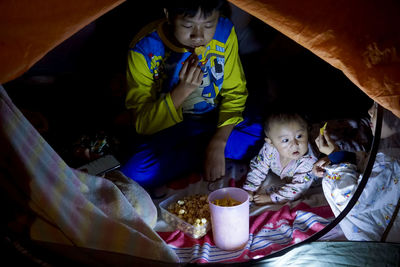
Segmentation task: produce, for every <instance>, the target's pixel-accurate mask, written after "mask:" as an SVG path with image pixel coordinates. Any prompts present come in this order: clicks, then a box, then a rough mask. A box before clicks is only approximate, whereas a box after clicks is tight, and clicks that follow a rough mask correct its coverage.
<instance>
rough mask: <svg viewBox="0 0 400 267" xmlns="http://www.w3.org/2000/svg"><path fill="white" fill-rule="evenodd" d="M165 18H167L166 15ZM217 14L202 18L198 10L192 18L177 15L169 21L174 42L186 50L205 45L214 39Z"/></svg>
mask: <svg viewBox="0 0 400 267" xmlns="http://www.w3.org/2000/svg"><path fill="white" fill-rule="evenodd" d="M166 15H167V18H168V14H166ZM218 18H219V12H218V11H213V13H212V14H211V15H210V16H208V17H204V16H203V14H202V13H201V12H200V10H199V11H198V12H197V14H196V15H195V16H194V17H189V16H186V17H185V16H183V15H178V16H177V17H176V18H174V19H173V21H171V23H172V25H173V33H174V37H175V39H176V41H178V43H179V44H180V45H182V46H183V47H185V48H186V49H188V50H193V49H194V48H196V47H198V46H205V45H207V44H208V43H209V42H210V41H211V40H212V38H213V37H214V33H215V29H216V28H217V24H218Z"/></svg>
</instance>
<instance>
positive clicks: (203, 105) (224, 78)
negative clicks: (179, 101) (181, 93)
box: [125, 17, 247, 134]
mask: <svg viewBox="0 0 400 267" xmlns="http://www.w3.org/2000/svg"><path fill="white" fill-rule="evenodd" d="M163 23H165V20H162V21H156V22H153V23H152V24H149V25H148V26H147V27H145V28H144V29H143V30H142V31H141V32H140V33H139V34H138V35H137V36H136V37H135V38H134V40H133V41H132V44H131V48H130V50H129V54H128V68H127V85H128V90H127V96H126V101H125V104H126V107H127V108H128V109H131V110H132V111H133V115H134V122H135V127H136V131H137V132H138V133H140V134H153V133H156V132H158V131H161V130H163V129H165V128H168V127H171V126H173V125H175V124H177V123H179V122H181V121H182V120H183V114H184V113H188V114H198V115H199V114H200V115H201V114H205V113H207V112H209V111H211V110H214V109H216V108H219V121H218V127H221V126H225V125H229V124H238V123H239V122H241V121H242V120H243V118H242V112H243V110H244V107H245V102H246V98H247V88H246V79H245V76H244V72H243V68H242V64H241V62H240V58H239V54H238V41H237V37H236V33H235V29H234V26H233V24H232V22H230V21H229V20H228V19H227V18H223V17H221V18H219V21H218V25H217V28H216V31H215V34H214V37H213V39H212V40H211V41H210V42H209V43H208V44H207V45H206V51H205V52H204V53H203V54H202V55H199V59H200V65H201V68H202V70H203V73H204V77H203V82H202V84H201V85H200V87H199V88H198V89H197V90H195V91H194V92H193V93H192V94H191V95H190V96H189V97H188V98H187V99H186V100H185V102H184V103H183V105H182V107H180V108H179V109H175V107H174V104H173V102H172V100H171V95H170V91H171V90H172V89H173V88H174V87H175V86H176V84H177V83H178V82H179V72H180V70H181V68H182V64H183V62H184V61H185V60H186V58H187V57H188V56H190V54H191V53H190V52H189V51H188V50H187V49H185V48H180V47H177V46H175V45H173V44H172V43H171V42H170V41H169V40H168V37H167V36H166V35H165V33H164V32H163V26H162V25H163Z"/></svg>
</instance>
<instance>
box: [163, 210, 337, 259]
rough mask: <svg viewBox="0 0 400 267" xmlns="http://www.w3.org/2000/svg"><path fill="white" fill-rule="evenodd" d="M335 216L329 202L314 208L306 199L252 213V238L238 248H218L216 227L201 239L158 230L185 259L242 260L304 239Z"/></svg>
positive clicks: (264, 254)
mask: <svg viewBox="0 0 400 267" xmlns="http://www.w3.org/2000/svg"><path fill="white" fill-rule="evenodd" d="M333 218H334V215H333V213H332V211H331V209H330V208H329V206H322V207H314V208H312V207H310V206H308V205H307V204H305V203H300V204H298V205H297V206H296V207H294V208H292V209H290V208H289V206H287V205H285V206H283V207H282V208H281V209H279V210H277V211H266V212H264V213H262V214H260V215H258V216H251V217H250V235H249V241H248V243H247V245H246V246H245V247H244V248H243V249H241V250H234V251H224V250H221V249H219V248H217V247H216V246H215V244H214V241H213V237H212V230H210V231H209V232H208V233H207V234H206V235H205V236H204V237H202V238H200V239H193V238H191V237H189V236H187V235H185V234H184V233H183V232H181V231H179V230H177V231H174V232H159V233H158V234H159V235H160V236H161V238H162V239H164V240H165V242H166V243H167V244H168V245H169V246H170V247H172V248H173V249H174V250H175V252H176V254H177V255H178V256H179V259H180V260H181V262H190V263H207V262H209V263H212V262H241V261H247V260H249V259H257V258H260V257H264V256H266V255H269V254H271V253H273V252H276V251H279V250H281V249H283V248H285V247H288V246H290V245H293V244H296V243H298V242H300V241H303V240H305V239H306V238H308V237H309V236H311V235H313V234H314V233H316V232H318V231H320V230H321V229H322V228H324V227H325V226H326V225H327V224H328V223H329V222H330V221H331V220H332V219H333Z"/></svg>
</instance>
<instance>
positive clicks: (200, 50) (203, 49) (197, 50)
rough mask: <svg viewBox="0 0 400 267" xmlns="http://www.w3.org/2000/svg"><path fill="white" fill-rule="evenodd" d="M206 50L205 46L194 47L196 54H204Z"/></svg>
mask: <svg viewBox="0 0 400 267" xmlns="http://www.w3.org/2000/svg"><path fill="white" fill-rule="evenodd" d="M205 51H206V48H205V47H204V46H198V47H196V48H195V49H194V52H195V53H196V55H198V56H199V55H202V54H203V53H204V52H205Z"/></svg>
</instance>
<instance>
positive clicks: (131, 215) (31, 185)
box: [0, 86, 179, 262]
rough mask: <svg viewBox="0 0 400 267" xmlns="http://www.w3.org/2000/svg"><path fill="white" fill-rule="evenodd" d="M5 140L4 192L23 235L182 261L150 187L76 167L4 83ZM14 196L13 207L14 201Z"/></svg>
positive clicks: (0, 109) (0, 181)
mask: <svg viewBox="0 0 400 267" xmlns="http://www.w3.org/2000/svg"><path fill="white" fill-rule="evenodd" d="M0 145H1V153H0V170H1V172H0V185H1V186H0V189H1V194H0V195H1V197H2V198H4V199H5V200H3V201H2V202H1V205H2V207H3V209H2V210H3V216H4V217H5V218H7V220H10V222H9V223H10V224H11V228H13V230H14V231H15V232H16V234H21V233H20V232H27V233H28V235H29V236H30V238H32V239H33V240H38V241H45V242H52V243H58V244H67V245H73V246H78V247H86V248H92V249H98V250H105V251H111V252H117V253H123V254H128V255H133V256H137V257H142V258H146V259H153V260H160V261H166V262H178V261H179V259H178V258H177V256H176V254H175V252H174V251H173V250H172V249H171V248H169V247H168V246H167V244H166V243H165V242H164V241H163V240H162V239H161V238H160V237H159V236H158V235H157V234H156V233H155V232H154V231H153V229H152V227H153V226H154V225H155V220H156V219H157V209H156V207H155V205H154V203H153V202H152V200H151V198H150V196H149V194H148V193H147V192H146V191H145V190H144V189H143V188H142V187H140V186H139V185H138V184H137V183H136V182H134V181H133V180H131V179H129V178H127V177H126V180H127V182H125V183H124V180H123V179H121V178H123V177H121V176H120V177H119V176H118V175H114V176H113V178H112V179H111V178H110V179H105V178H102V177H96V176H92V175H89V174H87V173H84V172H81V171H79V170H76V169H73V168H70V167H69V166H68V165H67V164H66V163H65V162H64V161H63V160H62V159H61V158H60V156H59V155H58V154H57V153H56V152H55V151H54V150H53V149H52V148H51V147H50V145H49V144H48V143H47V142H46V141H45V140H44V139H43V137H42V136H41V135H40V134H39V133H38V132H37V131H36V129H35V128H34V127H33V126H32V125H31V124H30V123H29V121H28V120H27V119H26V118H25V117H24V116H23V115H22V113H21V112H20V111H19V110H18V108H17V107H16V106H15V105H14V103H13V102H12V101H11V99H10V98H9V97H8V95H7V93H6V92H5V90H4V88H3V87H2V86H0ZM6 196H8V197H9V198H8V199H7V197H6ZM10 199H11V200H12V203H13V205H12V206H11V207H8V205H9V204H10ZM4 207H6V208H4ZM10 214H11V216H10ZM10 217H11V219H10ZM18 224H21V225H22V227H20V229H19V228H18V227H16V225H18ZM27 228H28V229H27Z"/></svg>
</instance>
